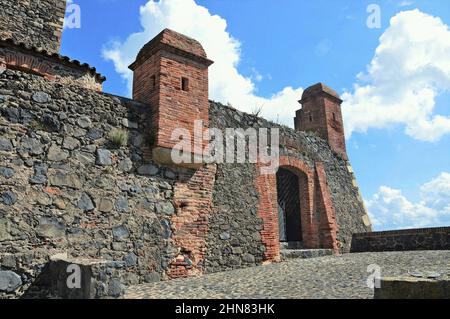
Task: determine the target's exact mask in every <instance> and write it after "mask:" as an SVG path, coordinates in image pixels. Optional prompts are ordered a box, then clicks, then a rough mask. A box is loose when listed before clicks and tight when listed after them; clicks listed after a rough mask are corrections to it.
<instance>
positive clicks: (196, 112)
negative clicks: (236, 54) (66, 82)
mask: <svg viewBox="0 0 450 319" xmlns="http://www.w3.org/2000/svg"><path fill="white" fill-rule="evenodd" d="M212 63H213V62H212V61H210V60H208V58H207V56H206V53H205V51H204V49H203V47H202V46H201V44H200V43H199V42H198V41H196V40H194V39H191V38H188V37H186V36H184V35H182V34H180V33H177V32H175V31H172V30H169V29H165V30H163V31H162V32H161V33H160V34H158V35H157V36H156V37H155V38H154V39H153V40H151V41H150V42H149V43H147V44H146V45H145V46H144V47H143V48H142V49H141V51H140V52H139V54H138V56H137V59H136V61H135V62H134V63H133V64H132V65H130V69H131V70H132V71H133V72H134V78H133V99H135V100H137V101H140V102H143V103H147V104H149V105H150V106H151V107H152V112H153V114H152V128H153V130H154V131H153V134H152V139H153V141H152V142H153V151H152V154H153V159H154V160H155V161H157V162H160V163H163V164H173V163H172V159H171V151H172V148H174V147H175V146H176V145H177V144H178V142H179V140H173V139H172V133H173V131H174V130H175V129H183V130H185V132H189V133H190V135H191V138H192V139H194V128H195V126H194V122H195V121H196V120H201V121H203V127H200V129H204V128H207V127H208V125H209V114H208V112H209V101H208V67H209V66H210V65H211V64H212ZM198 131H199V130H197V134H198V133H201V132H198ZM206 144H207V143H206V142H204V143H203V144H202V145H201V146H202V147H204V146H205V145H206ZM191 146H192V152H191V154H190V155H191V158H194V157H197V158H198V155H200V154H199V153H200V152H201V149H200V152H199V148H198V147H197V148H195V147H194V143H192V144H191ZM186 166H194V167H195V166H196V165H195V164H194V165H186Z"/></svg>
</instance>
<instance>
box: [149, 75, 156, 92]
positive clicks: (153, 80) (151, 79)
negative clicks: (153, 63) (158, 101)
mask: <svg viewBox="0 0 450 319" xmlns="http://www.w3.org/2000/svg"><path fill="white" fill-rule="evenodd" d="M150 87H151V88H152V90H154V89H155V88H156V76H155V75H152V76H151V77H150Z"/></svg>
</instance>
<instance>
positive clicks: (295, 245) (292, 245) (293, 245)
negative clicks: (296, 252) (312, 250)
mask: <svg viewBox="0 0 450 319" xmlns="http://www.w3.org/2000/svg"><path fill="white" fill-rule="evenodd" d="M280 249H303V242H301V241H289V242H280Z"/></svg>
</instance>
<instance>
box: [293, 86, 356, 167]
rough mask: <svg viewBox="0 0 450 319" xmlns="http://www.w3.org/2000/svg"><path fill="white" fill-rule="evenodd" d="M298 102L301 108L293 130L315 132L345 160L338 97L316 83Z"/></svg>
mask: <svg viewBox="0 0 450 319" xmlns="http://www.w3.org/2000/svg"><path fill="white" fill-rule="evenodd" d="M299 102H300V104H302V108H301V109H300V110H298V111H297V112H296V116H295V119H294V121H295V129H296V130H297V131H314V132H317V133H318V134H319V136H320V137H322V138H324V139H325V140H327V141H328V143H329V145H330V147H331V149H332V150H333V151H335V152H336V153H337V154H339V155H341V156H342V158H343V159H345V160H347V159H348V157H347V150H346V147H345V136H344V123H343V120H342V113H341V104H342V100H341V99H340V97H339V95H338V94H337V93H336V92H335V91H334V90H333V89H331V88H329V87H328V86H326V85H325V84H322V83H317V84H315V85H313V86H311V87H309V88H307V89H306V90H305V91H304V92H303V95H302V99H301V100H300V101H299Z"/></svg>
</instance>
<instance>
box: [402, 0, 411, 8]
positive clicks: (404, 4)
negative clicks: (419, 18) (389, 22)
mask: <svg viewBox="0 0 450 319" xmlns="http://www.w3.org/2000/svg"><path fill="white" fill-rule="evenodd" d="M413 4H414V2H413V1H408V0H403V1H402V2H400V3H399V4H398V5H399V7H408V6H411V5H413Z"/></svg>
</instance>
